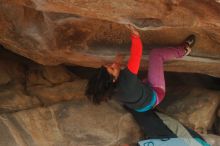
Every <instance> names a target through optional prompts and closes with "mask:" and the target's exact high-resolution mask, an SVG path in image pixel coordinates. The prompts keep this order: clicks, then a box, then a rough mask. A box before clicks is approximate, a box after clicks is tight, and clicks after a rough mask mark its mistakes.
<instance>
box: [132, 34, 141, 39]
mask: <svg viewBox="0 0 220 146" xmlns="http://www.w3.org/2000/svg"><path fill="white" fill-rule="evenodd" d="M131 38H136V39H139V38H140V36H139V35H135V34H131Z"/></svg>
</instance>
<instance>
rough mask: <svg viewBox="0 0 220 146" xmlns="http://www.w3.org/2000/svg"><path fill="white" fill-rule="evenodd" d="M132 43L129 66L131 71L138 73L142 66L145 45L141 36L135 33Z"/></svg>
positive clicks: (132, 36)
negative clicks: (143, 45)
mask: <svg viewBox="0 0 220 146" xmlns="http://www.w3.org/2000/svg"><path fill="white" fill-rule="evenodd" d="M131 43H132V44H131V52H130V58H129V60H128V65H127V66H128V69H129V71H130V72H132V73H133V74H137V73H138V70H139V67H140V62H141V57H142V48H143V47H142V42H141V39H140V37H139V36H136V35H134V34H132V35H131Z"/></svg>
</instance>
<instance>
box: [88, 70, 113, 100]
mask: <svg viewBox="0 0 220 146" xmlns="http://www.w3.org/2000/svg"><path fill="white" fill-rule="evenodd" d="M114 88H115V83H113V76H112V75H110V74H109V73H108V71H107V69H106V68H105V67H104V66H102V67H100V68H99V69H98V72H97V73H96V74H95V75H94V76H92V78H90V80H89V81H88V84H87V87H86V96H87V97H88V98H89V100H90V101H92V102H93V103H95V104H100V102H101V101H104V100H108V99H109V98H111V96H112V94H113V90H114Z"/></svg>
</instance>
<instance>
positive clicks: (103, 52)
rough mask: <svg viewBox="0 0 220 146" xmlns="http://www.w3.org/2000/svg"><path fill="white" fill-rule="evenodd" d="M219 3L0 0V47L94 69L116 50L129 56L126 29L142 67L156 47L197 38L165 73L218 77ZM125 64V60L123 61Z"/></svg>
mask: <svg viewBox="0 0 220 146" xmlns="http://www.w3.org/2000/svg"><path fill="white" fill-rule="evenodd" d="M219 14H220V3H219V1H216V0H212V1H205V0H203V1H201V0H190V1H189V0H188V1H185V0H166V1H164V0H157V1H155V0H148V1H144V0H136V1H133V0H126V1H125V0H117V1H116V0H114V1H98V0H91V1H86V2H85V1H81V0H71V1H70V0H62V1H57V0H45V1H39V0H15V1H8V0H1V2H0V43H1V44H2V45H4V46H5V48H7V49H10V50H11V51H13V52H15V53H17V54H20V55H22V56H25V57H27V58H29V59H31V60H34V61H36V62H38V63H40V64H44V65H58V64H62V63H65V64H77V65H81V66H87V67H98V66H100V65H101V64H102V63H103V62H108V61H111V60H112V59H113V56H114V55H115V54H116V53H118V52H120V53H123V54H125V55H127V56H128V55H129V45H130V39H129V31H128V30H127V29H126V28H125V27H124V24H134V25H137V26H148V27H147V29H145V30H140V33H141V38H142V40H143V43H144V56H143V60H144V61H143V62H142V68H146V67H147V54H148V52H149V50H150V49H151V48H153V47H156V46H168V45H177V44H179V43H181V42H182V41H183V40H184V39H185V37H186V36H188V35H189V34H192V33H193V34H195V35H196V36H197V42H196V45H195V47H194V48H193V51H192V53H191V56H190V57H185V58H183V59H182V60H181V61H176V62H171V63H168V64H167V65H166V70H168V71H176V72H197V73H203V74H208V75H212V76H217V77H219V76H220V69H219V67H218V66H219V65H220V15H219ZM125 63H126V60H125Z"/></svg>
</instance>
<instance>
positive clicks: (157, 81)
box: [148, 45, 186, 105]
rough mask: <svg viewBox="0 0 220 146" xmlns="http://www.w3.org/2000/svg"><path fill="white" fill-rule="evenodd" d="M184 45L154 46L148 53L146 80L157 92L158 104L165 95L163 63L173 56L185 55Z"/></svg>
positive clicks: (173, 57)
mask: <svg viewBox="0 0 220 146" xmlns="http://www.w3.org/2000/svg"><path fill="white" fill-rule="evenodd" d="M185 47H186V46H185V45H182V46H178V47H167V48H155V49H153V50H152V51H151V52H150V55H149V67H148V82H149V83H150V84H151V86H152V87H153V89H154V90H155V92H156V93H157V103H156V105H158V104H159V103H160V102H161V101H162V100H163V99H164V96H165V91H166V88H165V80H164V69H163V63H164V62H165V61H169V60H172V59H175V58H181V57H183V56H184V55H185V53H186V50H185V49H184V48H185Z"/></svg>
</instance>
